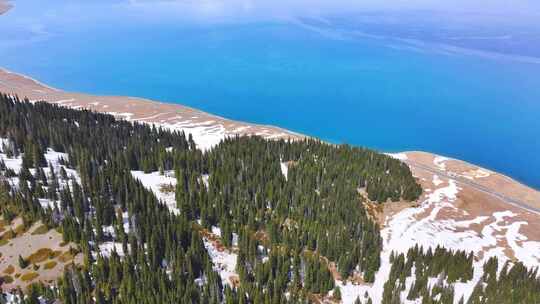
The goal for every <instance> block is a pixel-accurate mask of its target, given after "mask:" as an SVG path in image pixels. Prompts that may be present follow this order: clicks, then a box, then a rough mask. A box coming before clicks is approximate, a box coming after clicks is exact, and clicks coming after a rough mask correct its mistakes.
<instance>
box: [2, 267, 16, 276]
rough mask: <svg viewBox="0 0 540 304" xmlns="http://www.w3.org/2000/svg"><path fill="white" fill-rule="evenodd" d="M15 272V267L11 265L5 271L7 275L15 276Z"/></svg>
mask: <svg viewBox="0 0 540 304" xmlns="http://www.w3.org/2000/svg"><path fill="white" fill-rule="evenodd" d="M14 272H15V267H13V265H9V266H8V267H7V268H6V269H4V273H5V274H13V273H14Z"/></svg>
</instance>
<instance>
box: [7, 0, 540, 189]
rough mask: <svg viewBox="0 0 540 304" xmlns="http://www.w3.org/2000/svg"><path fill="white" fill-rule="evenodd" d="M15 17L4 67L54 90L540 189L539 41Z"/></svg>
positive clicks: (30, 4)
mask: <svg viewBox="0 0 540 304" xmlns="http://www.w3.org/2000/svg"><path fill="white" fill-rule="evenodd" d="M15 5H16V6H15V9H13V10H11V11H10V12H9V13H8V14H6V15H4V16H1V17H0V67H5V68H7V69H9V70H12V71H15V72H18V73H22V74H25V75H29V76H31V77H34V78H36V79H38V80H40V81H42V82H44V83H46V84H48V85H51V86H53V87H57V88H60V89H63V90H68V91H77V92H85V93H92V94H107V95H129V96H139V97H146V98H150V99H155V100H163V101H169V102H178V103H181V104H185V105H188V106H192V107H195V108H198V109H202V110H204V111H207V112H210V113H214V114H218V115H221V116H224V117H227V118H231V119H236V120H242V121H249V122H256V123H262V124H272V125H277V126H279V127H283V128H287V129H290V130H293V131H296V132H300V133H304V134H308V135H313V136H317V137H320V138H322V139H324V140H328V141H332V142H336V143H343V142H346V143H349V144H353V145H362V146H368V147H371V148H376V149H380V150H384V151H389V152H394V151H403V150H424V151H430V152H435V153H437V154H442V155H447V156H451V157H455V158H458V159H462V160H465V161H468V162H471V163H475V164H478V165H480V166H483V167H486V168H489V169H493V170H495V171H498V172H501V173H503V174H506V175H509V176H511V177H513V178H516V179H517V180H519V181H522V182H524V183H526V184H528V185H531V186H533V187H535V188H537V189H538V188H540V140H539V139H538V137H539V132H540V119H539V117H540V43H539V41H538V38H534V37H539V35H535V34H538V33H536V32H534V30H532V29H531V31H532V32H526V33H527V34H526V35H525V34H523V33H524V32H523V28H519V29H516V28H514V27H512V26H508V27H507V28H504V29H498V30H497V31H495V30H490V29H489V28H487V29H486V28H474V27H471V28H467V29H463V28H461V27H459V26H456V27H455V28H452V27H450V28H448V27H444V29H442V28H436V27H434V24H435V25H436V24H437V23H436V22H434V21H433V20H432V19H433V17H429V18H428V17H426V16H423V15H421V14H422V13H418V12H415V13H414V14H412V13H411V16H410V18H409V19H407V18H404V19H400V22H401V23H402V24H398V25H396V23H395V18H394V19H392V18H390V19H391V20H394V21H393V22H388V20H389V17H388V16H389V15H388V14H384V13H377V14H355V15H344V14H339V15H331V16H324V18H323V17H321V16H318V17H317V18H312V17H295V18H292V17H290V16H287V17H283V16H280V17H279V18H274V17H272V18H270V17H267V16H265V17H264V18H263V17H260V16H258V17H252V16H248V17H246V16H240V17H238V16H231V15H227V16H226V17H221V18H215V17H213V18H206V19H205V18H202V17H201V16H199V15H195V16H181V15H178V14H175V13H174V12H171V10H163V11H160V10H158V9H155V8H153V9H148V8H145V7H144V6H137V7H131V6H130V5H129V4H126V3H123V2H121V1H118V2H112V4H111V2H105V1H97V2H95V3H92V4H83V3H78V2H77V1H54V3H47V4H45V5H44V4H41V3H39V2H38V1H19V2H16V3H15ZM104 11H105V12H107V13H106V14H104V13H103V12H104ZM83 13H84V14H83ZM415 14H416V15H418V14H420V15H419V16H416V15H415ZM415 16H416V17H417V18H415ZM203 17H204V16H203ZM383 17H384V18H383ZM451 24H454V23H451ZM473 28H474V31H476V32H471V31H473ZM408 29H415V30H408ZM418 29H420V30H418ZM527 30H528V29H527ZM518 33H519V34H518ZM464 37H465V38H464Z"/></svg>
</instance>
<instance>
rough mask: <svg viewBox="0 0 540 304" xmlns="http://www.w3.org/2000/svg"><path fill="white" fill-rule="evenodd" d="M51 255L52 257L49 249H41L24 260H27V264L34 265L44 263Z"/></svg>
mask: <svg viewBox="0 0 540 304" xmlns="http://www.w3.org/2000/svg"><path fill="white" fill-rule="evenodd" d="M51 255H53V251H52V250H51V249H50V248H41V249H38V250H37V251H36V252H34V253H32V254H31V255H30V256H28V258H26V259H27V260H28V262H30V263H33V264H36V263H41V262H43V261H45V260H46V259H48V258H49V257H50V256H51Z"/></svg>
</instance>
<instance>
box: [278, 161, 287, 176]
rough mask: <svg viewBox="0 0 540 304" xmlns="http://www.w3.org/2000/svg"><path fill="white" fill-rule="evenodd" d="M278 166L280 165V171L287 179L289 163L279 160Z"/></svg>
mask: <svg viewBox="0 0 540 304" xmlns="http://www.w3.org/2000/svg"><path fill="white" fill-rule="evenodd" d="M279 166H280V167H281V173H283V176H284V177H285V179H287V176H289V165H288V164H287V163H284V162H280V164H279Z"/></svg>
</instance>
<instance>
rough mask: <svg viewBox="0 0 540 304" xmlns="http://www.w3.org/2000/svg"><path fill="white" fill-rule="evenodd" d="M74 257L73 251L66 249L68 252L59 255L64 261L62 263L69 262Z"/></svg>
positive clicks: (59, 258)
mask: <svg viewBox="0 0 540 304" xmlns="http://www.w3.org/2000/svg"><path fill="white" fill-rule="evenodd" d="M73 258H74V256H73V254H71V252H69V251H66V252H64V253H62V255H60V256H59V257H58V260H59V261H60V262H62V263H67V262H69V261H71V260H73Z"/></svg>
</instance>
